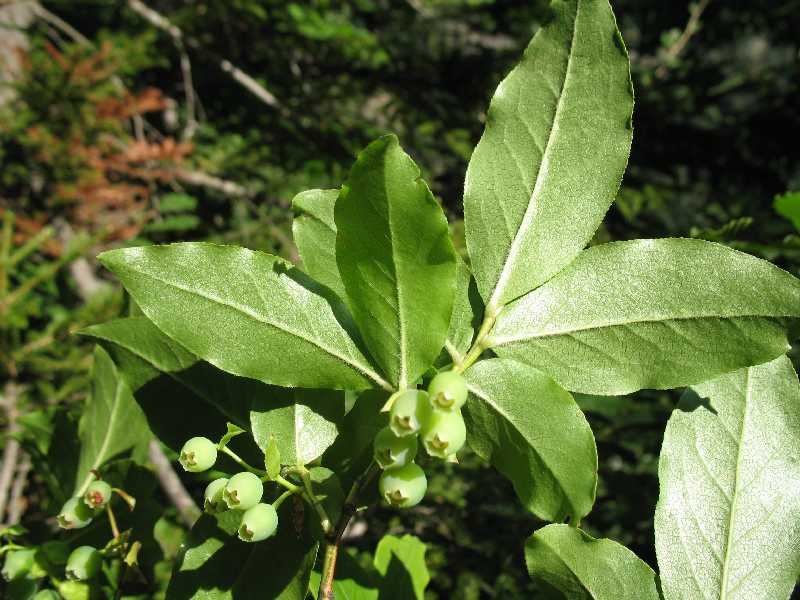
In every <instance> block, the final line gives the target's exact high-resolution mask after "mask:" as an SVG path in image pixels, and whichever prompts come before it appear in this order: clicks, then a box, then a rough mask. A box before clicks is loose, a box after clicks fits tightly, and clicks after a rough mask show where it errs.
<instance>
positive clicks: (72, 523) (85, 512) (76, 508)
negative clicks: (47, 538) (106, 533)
mask: <svg viewBox="0 0 800 600" xmlns="http://www.w3.org/2000/svg"><path fill="white" fill-rule="evenodd" d="M93 516H94V511H93V510H92V509H91V508H89V507H88V506H86V503H85V502H84V501H83V498H70V499H69V500H67V501H66V502H65V503H64V506H62V507H61V512H60V513H59V514H58V516H57V517H56V520H57V521H58V526H59V527H61V528H62V529H81V528H82V527H86V526H87V525H88V524H89V523H91V522H92V517H93Z"/></svg>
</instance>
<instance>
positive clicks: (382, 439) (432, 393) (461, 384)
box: [373, 371, 467, 508]
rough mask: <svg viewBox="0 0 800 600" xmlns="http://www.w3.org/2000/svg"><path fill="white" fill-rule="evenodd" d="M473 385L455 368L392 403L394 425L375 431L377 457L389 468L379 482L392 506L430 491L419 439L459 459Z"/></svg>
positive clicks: (430, 448) (409, 503) (441, 455)
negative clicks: (465, 411)
mask: <svg viewBox="0 0 800 600" xmlns="http://www.w3.org/2000/svg"><path fill="white" fill-rule="evenodd" d="M466 400H467V384H466V382H465V381H464V378H463V377H461V375H459V374H458V373H456V372H455V371H445V372H442V373H439V374H438V375H436V376H435V377H434V378H433V379H432V380H431V382H430V385H429V386H428V391H427V392H426V391H424V390H418V389H409V390H405V391H403V392H401V393H399V394H398V395H397V396H396V397H395V398H394V402H393V404H392V408H391V412H390V414H389V426H388V427H385V428H384V429H382V430H381V431H379V432H378V434H377V435H376V436H375V441H374V444H373V446H374V449H375V462H377V463H378V465H379V466H380V467H381V468H382V469H383V470H384V471H383V474H382V475H381V478H380V481H379V482H378V487H379V490H380V493H381V496H382V497H383V498H384V499H385V500H386V501H387V502H388V503H389V504H391V505H392V506H396V507H399V508H408V507H410V506H414V505H416V504H418V503H419V502H420V501H421V500H422V497H423V496H424V495H425V490H426V489H427V487H428V480H427V479H426V477H425V472H424V471H423V470H422V469H421V468H420V467H419V465H417V464H416V463H415V462H414V459H415V458H416V456H417V449H418V447H419V440H420V439H421V440H422V445H423V447H424V448H425V451H426V452H427V453H428V454H430V455H431V456H434V457H437V458H441V459H444V460H455V455H456V452H458V451H459V450H460V449H461V447H462V446H463V445H464V442H465V441H466V439H467V428H466V426H465V424H464V417H463V416H462V415H461V407H462V406H464V403H465V402H466Z"/></svg>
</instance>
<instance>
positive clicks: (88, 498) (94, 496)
mask: <svg viewBox="0 0 800 600" xmlns="http://www.w3.org/2000/svg"><path fill="white" fill-rule="evenodd" d="M109 500H111V486H110V485H108V484H107V483H106V482H105V481H93V482H92V483H91V484H89V487H88V488H86V493H85V494H84V495H83V501H84V502H85V503H86V505H87V506H88V507H89V508H91V509H92V510H97V509H100V508H103V507H105V505H106V504H108V502H109Z"/></svg>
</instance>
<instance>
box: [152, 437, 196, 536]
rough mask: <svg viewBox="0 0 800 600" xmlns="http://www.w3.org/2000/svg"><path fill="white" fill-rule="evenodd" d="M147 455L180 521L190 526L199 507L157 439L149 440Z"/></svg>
mask: <svg viewBox="0 0 800 600" xmlns="http://www.w3.org/2000/svg"><path fill="white" fill-rule="evenodd" d="M148 456H149V457H150V462H151V463H153V466H154V467H155V469H156V475H157V476H158V481H159V482H160V483H161V489H163V490H164V493H165V494H166V495H167V497H168V498H169V499H170V502H172V504H173V505H175V508H177V509H178V514H179V515H180V518H181V521H183V522H184V523H185V524H186V525H187V526H188V527H191V526H192V525H194V523H195V521H197V519H198V518H199V517H200V509H199V508H198V507H197V504H195V503H194V500H192V497H191V496H190V495H189V492H187V491H186V488H185V487H183V483H181V480H180V478H178V475H177V474H176V473H175V471H174V470H173V468H172V465H171V464H170V462H169V460H168V459H167V457H166V456H165V455H164V451H163V450H161V446H160V445H159V443H158V441H156V440H151V442H150V445H149V447H148Z"/></svg>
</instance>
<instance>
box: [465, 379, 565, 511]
mask: <svg viewBox="0 0 800 600" xmlns="http://www.w3.org/2000/svg"><path fill="white" fill-rule="evenodd" d="M467 389H469V391H470V392H472V393H473V394H474V395H475V396H476V397H478V398H480V399H481V400H483V401H484V402H486V404H488V405H489V406H491V407H492V408H493V409H494V410H495V412H497V414H499V415H500V416H501V417H503V418H504V419H505V420H506V422H508V423H509V424H511V426H512V427H513V428H514V430H515V431H516V432H517V433H518V434H519V435H520V437H521V438H522V439H524V440H525V442H526V443H527V444H528V447H529V448H530V449H531V451H532V452H534V453H535V454H536V456H538V457H539V460H540V461H541V462H542V465H544V467H545V468H546V469H547V471H548V473H550V475H551V477H552V478H553V480H554V481H556V482H557V483H558V487H559V489H560V490H561V493H562V495H563V497H564V501H565V502H566V503H567V504H568V505H569V507H570V509H571V510H572V511H573V512H575V511H576V510H577V508H576V507H575V506H574V505H573V504H572V502H571V500H570V497H569V494H567V492H566V489H567V488H566V487H565V486H564V483H563V482H562V481H561V479H560V478H559V477H558V476H557V475H556V473H555V471H554V470H553V468H552V467H551V466H550V464H549V463H548V462H547V461H546V460H545V459H544V457H542V455H541V454H540V453H539V451H538V450H537V449H536V447H535V446H533V445H532V444H531V443H530V440H529V439H528V436H527V435H525V433H524V432H523V431H522V430H521V429H520V428H519V427H518V426H517V423H516V421H514V419H512V418H511V416H510V415H509V414H508V413H507V412H506V411H504V410H503V409H501V408H500V407H499V406H498V405H497V404H496V403H495V402H494V401H493V400H492V399H491V396H490V394H488V393H487V392H486V391H484V390H483V389H482V388H480V387H478V386H477V385H475V384H474V383H467Z"/></svg>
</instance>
